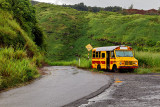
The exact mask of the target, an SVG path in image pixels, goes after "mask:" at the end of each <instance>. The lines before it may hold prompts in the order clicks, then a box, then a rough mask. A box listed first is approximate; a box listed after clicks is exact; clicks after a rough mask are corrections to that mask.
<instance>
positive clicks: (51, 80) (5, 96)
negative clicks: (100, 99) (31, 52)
mask: <svg viewBox="0 0 160 107" xmlns="http://www.w3.org/2000/svg"><path fill="white" fill-rule="evenodd" d="M43 69H44V70H46V73H47V75H45V76H43V78H41V79H38V80H36V81H34V82H33V83H32V84H29V85H27V86H23V87H20V88H16V89H12V90H10V91H7V92H2V93H0V107H60V106H63V105H66V104H68V103H71V102H73V101H75V100H78V99H80V98H82V97H84V96H87V95H89V94H91V93H93V92H95V91H97V90H99V89H100V88H101V87H102V86H104V85H106V84H108V83H110V80H111V79H110V77H109V76H106V75H103V74H97V73H92V72H88V71H85V70H81V69H77V68H75V67H63V66H59V67H58V66H57V67H45V68H43ZM94 94H96V93H94Z"/></svg>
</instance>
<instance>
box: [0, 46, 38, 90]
mask: <svg viewBox="0 0 160 107" xmlns="http://www.w3.org/2000/svg"><path fill="white" fill-rule="evenodd" d="M38 76H39V74H38V71H37V68H36V64H35V63H34V62H33V61H32V60H31V59H29V58H27V53H26V52H25V51H24V50H14V49H13V48H5V49H2V50H1V51H0V77H1V78H0V90H2V89H4V88H7V87H12V86H15V85H16V84H19V83H22V82H26V81H29V80H31V79H33V78H36V77H38Z"/></svg>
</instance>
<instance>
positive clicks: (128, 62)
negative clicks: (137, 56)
mask: <svg viewBox="0 0 160 107" xmlns="http://www.w3.org/2000/svg"><path fill="white" fill-rule="evenodd" d="M132 64H133V62H132V61H126V62H125V65H132Z"/></svg>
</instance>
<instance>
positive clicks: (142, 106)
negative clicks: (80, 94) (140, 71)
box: [74, 73, 160, 107]
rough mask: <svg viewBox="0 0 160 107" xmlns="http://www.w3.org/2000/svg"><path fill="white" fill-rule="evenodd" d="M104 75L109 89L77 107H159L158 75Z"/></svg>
mask: <svg viewBox="0 0 160 107" xmlns="http://www.w3.org/2000/svg"><path fill="white" fill-rule="evenodd" d="M106 74H109V75H111V74H112V77H113V78H114V80H115V82H114V83H113V84H112V85H111V87H110V88H108V89H106V91H105V92H103V93H102V94H100V95H98V96H96V97H94V98H92V99H89V100H88V103H86V104H81V105H79V107H160V74H146V75H135V74H116V73H106ZM74 106H76V105H74Z"/></svg>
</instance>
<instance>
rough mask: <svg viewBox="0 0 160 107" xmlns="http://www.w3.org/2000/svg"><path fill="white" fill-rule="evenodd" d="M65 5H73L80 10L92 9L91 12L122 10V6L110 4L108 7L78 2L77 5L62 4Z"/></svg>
mask: <svg viewBox="0 0 160 107" xmlns="http://www.w3.org/2000/svg"><path fill="white" fill-rule="evenodd" d="M62 6H63V7H71V8H74V9H76V10H79V11H90V12H99V11H112V12H120V11H122V7H119V6H108V7H105V8H103V7H96V6H94V7H91V6H86V5H85V4H84V3H78V4H75V5H66V4H65V5H62Z"/></svg>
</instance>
